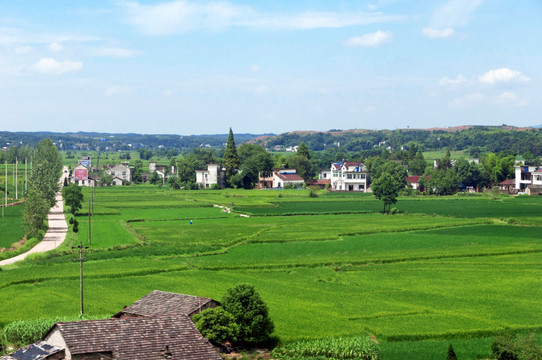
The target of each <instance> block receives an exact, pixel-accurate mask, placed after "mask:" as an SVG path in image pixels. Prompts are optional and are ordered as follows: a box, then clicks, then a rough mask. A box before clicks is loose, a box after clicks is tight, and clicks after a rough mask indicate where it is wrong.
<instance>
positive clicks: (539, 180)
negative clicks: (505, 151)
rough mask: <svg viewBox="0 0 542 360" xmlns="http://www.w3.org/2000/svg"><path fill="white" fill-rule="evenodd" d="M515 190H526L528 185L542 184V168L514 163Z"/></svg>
mask: <svg viewBox="0 0 542 360" xmlns="http://www.w3.org/2000/svg"><path fill="white" fill-rule="evenodd" d="M515 168H516V190H517V191H519V192H527V188H528V187H533V186H535V187H539V186H542V168H541V167H540V166H533V165H516V167H515Z"/></svg>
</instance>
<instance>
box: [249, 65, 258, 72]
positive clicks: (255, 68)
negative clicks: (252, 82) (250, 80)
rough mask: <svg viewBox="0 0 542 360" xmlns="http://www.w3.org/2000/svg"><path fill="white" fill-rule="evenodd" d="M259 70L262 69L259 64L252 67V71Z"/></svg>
mask: <svg viewBox="0 0 542 360" xmlns="http://www.w3.org/2000/svg"><path fill="white" fill-rule="evenodd" d="M258 70H260V67H259V66H258V65H252V66H251V67H250V71H254V72H256V71H258Z"/></svg>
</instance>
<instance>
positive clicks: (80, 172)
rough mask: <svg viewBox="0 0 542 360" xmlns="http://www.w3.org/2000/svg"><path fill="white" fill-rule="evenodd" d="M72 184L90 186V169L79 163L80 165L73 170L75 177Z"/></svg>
mask: <svg viewBox="0 0 542 360" xmlns="http://www.w3.org/2000/svg"><path fill="white" fill-rule="evenodd" d="M71 182H72V183H75V184H77V185H79V186H90V184H91V180H90V179H89V176H88V168H87V167H86V166H85V165H83V164H81V163H79V165H77V166H76V167H75V168H74V169H73V176H72V179H71Z"/></svg>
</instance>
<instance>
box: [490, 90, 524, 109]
mask: <svg viewBox="0 0 542 360" xmlns="http://www.w3.org/2000/svg"><path fill="white" fill-rule="evenodd" d="M495 103H497V104H500V105H505V106H525V105H527V101H525V100H523V99H520V98H519V97H518V96H517V95H516V94H515V93H513V92H510V91H504V92H503V93H501V94H500V95H499V96H498V97H497V99H496V100H495Z"/></svg>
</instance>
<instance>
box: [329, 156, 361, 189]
mask: <svg viewBox="0 0 542 360" xmlns="http://www.w3.org/2000/svg"><path fill="white" fill-rule="evenodd" d="M368 184H369V174H368V172H367V167H366V166H365V164H363V163H362V162H349V161H342V162H339V163H332V164H331V190H333V191H362V192H367V186H368Z"/></svg>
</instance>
